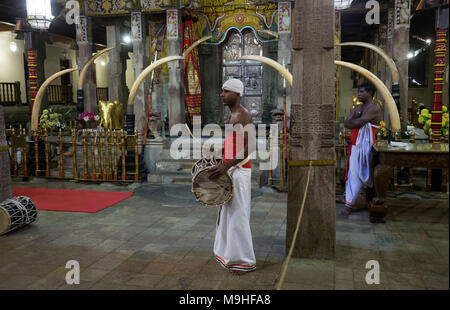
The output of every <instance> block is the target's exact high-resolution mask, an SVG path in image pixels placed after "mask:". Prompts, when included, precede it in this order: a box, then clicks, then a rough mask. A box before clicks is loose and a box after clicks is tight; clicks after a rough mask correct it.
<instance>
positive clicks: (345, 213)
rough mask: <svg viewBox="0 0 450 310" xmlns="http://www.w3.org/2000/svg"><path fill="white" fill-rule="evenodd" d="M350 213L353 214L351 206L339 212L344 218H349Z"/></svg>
mask: <svg viewBox="0 0 450 310" xmlns="http://www.w3.org/2000/svg"><path fill="white" fill-rule="evenodd" d="M350 213H352V208H350V207H349V206H345V207H343V208H342V209H341V211H340V212H339V214H340V215H343V216H348V215H349V214H350Z"/></svg>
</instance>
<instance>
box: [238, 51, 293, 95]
mask: <svg viewBox="0 0 450 310" xmlns="http://www.w3.org/2000/svg"><path fill="white" fill-rule="evenodd" d="M239 59H244V60H257V61H260V62H263V63H265V64H266V65H269V66H271V67H272V68H274V69H275V70H277V71H278V72H280V74H281V75H282V76H283V77H284V78H285V79H286V80H287V81H288V82H289V85H291V87H292V74H291V73H290V72H289V71H288V69H286V68H285V67H283V66H282V65H281V64H280V63H278V62H276V61H275V60H273V59H270V58H267V57H264V56H255V55H247V56H242V57H240V58H239Z"/></svg>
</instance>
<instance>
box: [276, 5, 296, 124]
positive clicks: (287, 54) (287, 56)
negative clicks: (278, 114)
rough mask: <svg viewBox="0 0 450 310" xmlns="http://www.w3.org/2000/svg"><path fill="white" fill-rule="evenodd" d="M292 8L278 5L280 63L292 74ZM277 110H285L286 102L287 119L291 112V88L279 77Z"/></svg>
mask: <svg viewBox="0 0 450 310" xmlns="http://www.w3.org/2000/svg"><path fill="white" fill-rule="evenodd" d="M291 16H292V8H291V3H290V2H279V3H278V59H277V61H278V63H280V64H284V66H285V67H286V68H287V69H288V70H289V72H291V73H292V67H291V45H292V44H291V32H292V26H291V25H292V20H291ZM277 89H278V95H277V104H276V105H277V106H276V108H277V109H281V110H283V108H284V101H285V100H286V117H288V116H289V115H290V111H291V86H290V85H289V83H288V82H287V81H284V79H283V77H281V76H278V87H277Z"/></svg>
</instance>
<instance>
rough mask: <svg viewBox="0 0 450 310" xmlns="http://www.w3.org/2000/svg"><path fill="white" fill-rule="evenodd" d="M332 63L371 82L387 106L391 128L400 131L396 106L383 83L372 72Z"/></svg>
mask: <svg viewBox="0 0 450 310" xmlns="http://www.w3.org/2000/svg"><path fill="white" fill-rule="evenodd" d="M334 63H335V64H336V65H339V66H343V67H347V68H349V69H352V70H355V71H357V72H359V73H361V74H362V75H364V76H365V77H366V78H367V79H368V80H369V81H370V82H372V83H373V84H374V85H375V87H376V88H377V90H378V91H379V92H380V93H381V96H382V97H383V100H384V103H385V104H386V105H387V108H388V111H389V118H390V120H391V127H392V130H393V131H394V132H399V131H400V128H401V127H400V117H399V115H398V110H397V106H396V105H395V101H394V98H393V97H392V95H391V93H390V92H389V89H388V88H387V87H386V85H384V83H383V82H382V81H381V80H380V79H379V78H378V77H377V76H376V75H375V74H373V73H372V72H370V71H369V70H367V69H365V68H363V67H361V66H358V65H355V64H352V63H350V62H345V61H339V60H335V61H334Z"/></svg>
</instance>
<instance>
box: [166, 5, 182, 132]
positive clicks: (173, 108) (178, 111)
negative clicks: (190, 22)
mask: <svg viewBox="0 0 450 310" xmlns="http://www.w3.org/2000/svg"><path fill="white" fill-rule="evenodd" d="M166 13H167V41H168V44H169V55H170V56H172V55H176V56H178V55H181V31H180V29H181V16H180V14H179V11H178V10H167V11H166ZM168 66H169V102H168V112H169V113H168V114H169V130H170V128H171V127H172V126H173V125H175V124H180V123H181V124H184V123H185V108H184V100H183V88H182V84H181V81H182V79H181V69H182V67H181V65H180V62H179V61H171V62H169V64H168Z"/></svg>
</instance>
